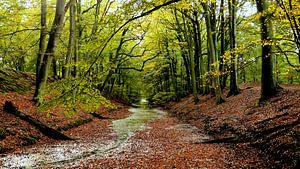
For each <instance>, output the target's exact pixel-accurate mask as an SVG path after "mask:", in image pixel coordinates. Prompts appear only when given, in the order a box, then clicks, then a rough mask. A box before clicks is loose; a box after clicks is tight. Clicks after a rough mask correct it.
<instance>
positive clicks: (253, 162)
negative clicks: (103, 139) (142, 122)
mask: <svg viewBox="0 0 300 169" xmlns="http://www.w3.org/2000/svg"><path fill="white" fill-rule="evenodd" d="M203 139H208V137H207V136H206V135H203V134H201V133H199V131H198V129H197V128H196V127H193V126H190V125H188V124H183V123H180V122H179V121H178V120H177V119H176V118H174V117H169V116H163V117H161V118H160V119H158V120H155V121H153V122H150V123H148V124H147V126H146V128H145V129H144V130H142V131H139V132H137V133H136V134H134V135H133V136H132V137H130V138H129V139H128V140H127V141H126V143H125V144H123V145H122V146H121V147H119V148H118V149H114V150H112V151H110V152H107V153H106V154H104V155H101V156H97V157H95V158H94V159H90V160H84V161H81V162H80V164H79V165H75V166H72V167H71V168H78V167H81V168H243V167H246V168H251V167H254V168H269V167H268V166H266V165H265V163H266V161H265V160H264V159H260V158H258V156H257V153H258V152H256V151H255V150H253V149H250V148H248V146H247V145H246V144H239V145H234V147H235V148H234V149H233V148H232V147H233V146H232V145H225V144H218V145H217V144H199V142H200V141H201V140H203ZM239 149H243V150H247V153H246V154H247V155H246V156H245V155H241V154H239ZM66 167H67V166H66Z"/></svg>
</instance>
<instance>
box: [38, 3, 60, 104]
mask: <svg viewBox="0 0 300 169" xmlns="http://www.w3.org/2000/svg"><path fill="white" fill-rule="evenodd" d="M64 5H65V0H57V1H56V12H55V18H54V21H53V24H52V27H51V31H50V35H49V40H48V45H47V48H46V52H45V55H44V58H43V62H42V64H41V68H40V71H39V75H38V79H37V80H36V82H37V83H36V89H35V94H34V100H35V102H36V103H38V104H40V103H42V95H43V91H44V88H45V87H46V83H47V78H48V72H49V68H50V65H51V62H52V59H53V56H54V51H55V48H56V45H57V40H58V38H59V36H60V33H61V29H62V25H63V20H64V14H65V8H64Z"/></svg>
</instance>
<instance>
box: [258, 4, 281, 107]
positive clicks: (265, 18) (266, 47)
mask: <svg viewBox="0 0 300 169" xmlns="http://www.w3.org/2000/svg"><path fill="white" fill-rule="evenodd" d="M256 5H257V11H258V12H259V13H261V14H262V15H261V16H260V19H259V20H260V24H261V40H262V43H264V42H270V41H271V40H272V38H273V30H272V22H271V19H270V14H269V13H266V12H267V9H268V2H267V1H266V0H256ZM272 55H273V54H272V44H269V43H267V44H263V45H262V72H261V97H260V103H261V102H264V101H265V100H267V99H269V98H270V97H272V96H273V95H275V94H276V92H277V89H276V86H275V85H274V80H273V72H272V71H273V70H272V69H273V66H272Z"/></svg>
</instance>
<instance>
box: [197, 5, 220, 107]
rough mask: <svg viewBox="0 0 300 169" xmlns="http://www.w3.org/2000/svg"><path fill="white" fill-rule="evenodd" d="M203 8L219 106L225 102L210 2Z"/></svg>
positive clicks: (214, 86) (213, 84)
mask: <svg viewBox="0 0 300 169" xmlns="http://www.w3.org/2000/svg"><path fill="white" fill-rule="evenodd" d="M202 7H203V10H204V14H205V23H206V31H207V43H208V49H209V57H210V59H211V63H212V70H213V72H215V73H213V75H212V88H213V89H214V94H215V96H216V102H217V104H220V103H222V102H224V100H223V99H222V92H221V87H220V79H219V65H218V63H217V62H216V61H217V55H216V46H215V43H214V38H213V36H214V35H213V33H212V29H211V15H210V12H209V10H208V2H202Z"/></svg>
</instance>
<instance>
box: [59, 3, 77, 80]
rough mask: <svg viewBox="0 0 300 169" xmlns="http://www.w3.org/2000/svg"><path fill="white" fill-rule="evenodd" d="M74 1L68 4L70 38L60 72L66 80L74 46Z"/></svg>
mask: <svg viewBox="0 0 300 169" xmlns="http://www.w3.org/2000/svg"><path fill="white" fill-rule="evenodd" d="M75 10H76V8H75V1H73V2H71V4H70V36H69V44H68V51H67V56H66V63H65V65H64V66H63V72H62V77H63V78H68V77H69V75H70V70H71V68H70V66H69V64H70V63H71V60H72V56H73V52H74V44H75V38H76V37H75V28H76V26H75Z"/></svg>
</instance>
